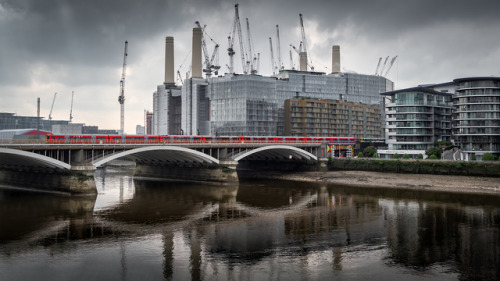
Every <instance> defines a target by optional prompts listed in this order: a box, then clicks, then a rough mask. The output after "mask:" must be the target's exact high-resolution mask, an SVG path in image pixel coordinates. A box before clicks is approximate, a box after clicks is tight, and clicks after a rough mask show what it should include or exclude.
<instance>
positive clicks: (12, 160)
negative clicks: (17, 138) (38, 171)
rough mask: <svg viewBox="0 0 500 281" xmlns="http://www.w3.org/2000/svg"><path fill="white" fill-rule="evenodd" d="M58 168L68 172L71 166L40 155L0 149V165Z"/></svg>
mask: <svg viewBox="0 0 500 281" xmlns="http://www.w3.org/2000/svg"><path fill="white" fill-rule="evenodd" d="M2 164H4V165H7V166H29V167H43V168H58V169H64V170H70V169H71V165H70V164H67V163H64V162H62V161H59V160H56V159H54V158H50V157H47V156H44V155H41V154H37V153H33V152H28V151H23V150H17V149H10V148H2V147H0V165H2Z"/></svg>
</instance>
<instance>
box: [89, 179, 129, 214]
mask: <svg viewBox="0 0 500 281" xmlns="http://www.w3.org/2000/svg"><path fill="white" fill-rule="evenodd" d="M95 183H96V188H97V192H98V196H97V199H96V201H95V206H94V211H100V210H103V209H108V208H111V207H114V206H116V205H118V204H121V203H125V202H127V201H128V200H130V199H132V198H133V197H134V194H135V188H134V181H133V180H132V175H131V174H127V175H120V176H113V175H112V174H108V175H107V176H106V179H105V180H104V178H103V176H102V175H99V174H96V176H95Z"/></svg>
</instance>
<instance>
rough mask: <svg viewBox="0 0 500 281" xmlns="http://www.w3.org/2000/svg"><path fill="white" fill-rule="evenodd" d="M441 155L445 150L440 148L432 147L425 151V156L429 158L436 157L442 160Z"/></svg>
mask: <svg viewBox="0 0 500 281" xmlns="http://www.w3.org/2000/svg"><path fill="white" fill-rule="evenodd" d="M441 153H443V150H442V149H441V148H439V147H431V148H429V149H427V150H426V151H425V155H427V156H428V157H431V155H436V157H437V158H438V159H439V158H441Z"/></svg>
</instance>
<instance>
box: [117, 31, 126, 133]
mask: <svg viewBox="0 0 500 281" xmlns="http://www.w3.org/2000/svg"><path fill="white" fill-rule="evenodd" d="M127 47H128V41H125V48H124V50H123V69H122V78H121V80H120V96H118V102H119V103H120V131H121V133H122V134H123V133H124V132H125V73H126V70H127V56H128V54H127Z"/></svg>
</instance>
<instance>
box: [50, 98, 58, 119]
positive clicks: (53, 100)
mask: <svg viewBox="0 0 500 281" xmlns="http://www.w3.org/2000/svg"><path fill="white" fill-rule="evenodd" d="M56 96H57V93H54V98H53V99H52V106H51V107H50V113H49V121H50V120H52V110H53V109H54V102H55V101H56Z"/></svg>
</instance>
